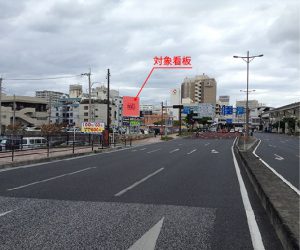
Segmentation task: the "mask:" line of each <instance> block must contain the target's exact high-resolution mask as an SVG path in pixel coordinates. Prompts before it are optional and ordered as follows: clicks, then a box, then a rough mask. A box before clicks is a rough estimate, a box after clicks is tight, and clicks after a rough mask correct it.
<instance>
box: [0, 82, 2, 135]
mask: <svg viewBox="0 0 300 250" xmlns="http://www.w3.org/2000/svg"><path fill="white" fill-rule="evenodd" d="M1 97H2V78H1V77H0V136H1V135H2V113H1V107H2V99H1Z"/></svg>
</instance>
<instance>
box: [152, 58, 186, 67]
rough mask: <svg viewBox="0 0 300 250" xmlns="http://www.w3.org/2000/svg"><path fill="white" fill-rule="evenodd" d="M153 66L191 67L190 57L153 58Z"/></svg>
mask: <svg viewBox="0 0 300 250" xmlns="http://www.w3.org/2000/svg"><path fill="white" fill-rule="evenodd" d="M153 60H154V63H153V65H158V66H172V65H175V66H191V65H192V64H191V61H192V58H191V57H190V56H173V57H170V56H155V57H154V58H153Z"/></svg>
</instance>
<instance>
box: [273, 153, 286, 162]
mask: <svg viewBox="0 0 300 250" xmlns="http://www.w3.org/2000/svg"><path fill="white" fill-rule="evenodd" d="M274 155H275V156H276V157H275V160H278V161H282V160H284V158H283V157H281V156H280V155H277V154H274Z"/></svg>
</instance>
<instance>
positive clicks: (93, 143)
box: [0, 133, 153, 164]
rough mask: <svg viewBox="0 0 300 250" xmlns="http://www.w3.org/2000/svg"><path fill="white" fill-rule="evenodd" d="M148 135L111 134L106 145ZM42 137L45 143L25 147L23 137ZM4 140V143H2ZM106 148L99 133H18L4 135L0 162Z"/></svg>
mask: <svg viewBox="0 0 300 250" xmlns="http://www.w3.org/2000/svg"><path fill="white" fill-rule="evenodd" d="M152 136H153V134H149V135H119V134H111V135H110V143H109V146H108V147H117V146H122V147H124V146H125V147H126V146H132V141H133V140H139V139H144V138H147V137H152ZM41 137H42V138H44V140H45V143H40V144H32V145H30V146H28V145H27V146H26V147H25V144H24V142H25V138H28V139H32V138H41ZM2 142H5V143H2ZM104 148H107V147H105V145H104V141H103V137H102V135H101V134H83V133H75V134H74V133H58V134H52V135H40V134H35V135H34V136H33V135H28V134H18V135H6V136H5V137H3V138H2V140H1V142H0V164H3V163H8V162H14V161H16V160H20V159H18V158H20V157H21V158H27V159H31V158H34V159H36V158H45V157H51V156H54V155H55V156H59V155H66V154H75V153H86V152H92V151H95V150H99V149H104Z"/></svg>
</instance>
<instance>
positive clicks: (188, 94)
mask: <svg viewBox="0 0 300 250" xmlns="http://www.w3.org/2000/svg"><path fill="white" fill-rule="evenodd" d="M216 95H217V82H216V80H215V79H214V78H210V77H209V76H207V75H205V74H203V75H197V76H195V77H193V78H185V79H184V82H183V83H182V84H181V98H182V99H186V98H189V99H191V100H192V102H193V103H212V104H216Z"/></svg>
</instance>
